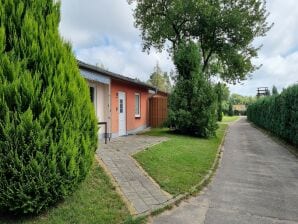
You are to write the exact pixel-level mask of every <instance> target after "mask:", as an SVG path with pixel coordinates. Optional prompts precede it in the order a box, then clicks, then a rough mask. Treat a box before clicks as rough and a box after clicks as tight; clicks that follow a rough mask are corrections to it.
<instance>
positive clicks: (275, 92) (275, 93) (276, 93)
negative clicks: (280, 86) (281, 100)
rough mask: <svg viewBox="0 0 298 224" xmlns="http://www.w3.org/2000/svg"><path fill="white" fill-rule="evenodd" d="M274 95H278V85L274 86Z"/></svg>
mask: <svg viewBox="0 0 298 224" xmlns="http://www.w3.org/2000/svg"><path fill="white" fill-rule="evenodd" d="M272 95H278V90H277V88H276V86H273V87H272Z"/></svg>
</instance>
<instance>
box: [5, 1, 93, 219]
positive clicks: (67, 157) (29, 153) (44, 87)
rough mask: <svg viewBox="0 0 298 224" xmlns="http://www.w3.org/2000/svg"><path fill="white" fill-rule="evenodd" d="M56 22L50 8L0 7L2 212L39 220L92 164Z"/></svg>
mask: <svg viewBox="0 0 298 224" xmlns="http://www.w3.org/2000/svg"><path fill="white" fill-rule="evenodd" d="M59 21H60V4H59V3H56V2H53V1H51V0H0V108H1V110H0V211H1V212H8V211H9V212H12V213H20V214H24V213H29V214H30V213H39V212H40V211H42V210H43V209H45V208H47V207H48V206H50V205H52V204H54V203H55V202H57V201H58V200H61V199H63V198H64V197H65V196H67V195H69V194H70V193H71V192H72V191H73V190H74V189H75V188H76V187H77V186H78V184H79V183H80V182H81V181H82V180H84V178H85V176H86V175H87V173H88V171H89V169H90V167H91V164H92V161H93V156H94V151H95V149H96V146H97V134H96V132H97V125H96V118H95V114H94V109H93V107H92V104H91V102H90V99H89V93H88V88H87V85H86V83H85V81H84V80H83V78H82V77H81V76H80V72H79V69H78V66H77V62H76V59H75V57H74V55H73V53H72V49H71V46H70V45H69V44H68V43H65V42H64V41H63V40H62V38H61V37H60V36H59V31H58V26H59Z"/></svg>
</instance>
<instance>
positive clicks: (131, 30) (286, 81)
mask: <svg viewBox="0 0 298 224" xmlns="http://www.w3.org/2000/svg"><path fill="white" fill-rule="evenodd" d="M267 4H268V7H267V8H268V11H269V12H270V16H269V22H274V23H275V25H274V27H273V28H272V29H271V30H270V31H269V32H268V34H267V36H266V37H263V38H258V39H257V40H256V41H255V42H254V43H255V45H260V44H263V45H264V46H263V48H262V49H261V51H260V54H259V55H260V57H259V58H258V59H255V62H256V64H263V67H262V68H261V69H260V70H258V71H256V72H255V73H254V74H252V78H251V79H249V80H247V81H245V82H243V83H242V85H236V86H231V91H232V92H236V93H239V94H243V95H255V93H256V89H257V87H259V86H268V87H269V88H271V87H272V85H276V86H277V87H278V88H279V89H280V90H281V89H282V88H283V87H286V86H288V85H290V84H292V83H295V82H297V81H298V72H297V71H298V40H297V37H298V4H297V2H296V1H295V0H287V1H280V0H270V1H268V3H267ZM133 23H134V19H133V15H132V8H131V6H129V5H128V3H127V1H126V0H108V1H107V0H88V1H80V0H62V18H61V25H60V31H61V34H62V35H63V36H64V37H65V38H66V39H67V40H70V41H71V42H72V43H73V47H74V50H75V53H76V55H77V57H78V58H79V59H81V60H83V61H85V62H87V63H90V64H96V63H103V64H104V65H105V66H106V67H108V68H109V69H110V70H111V71H114V72H117V73H120V74H124V75H127V76H130V77H134V78H135V77H138V78H139V79H141V80H147V79H148V78H149V74H150V73H151V72H152V70H153V67H154V66H155V64H156V62H157V61H158V62H159V64H160V65H161V67H162V69H163V70H165V71H168V72H169V71H170V70H171V69H173V67H174V66H173V63H172V62H171V59H170V58H169V56H168V54H167V53H166V52H163V53H157V52H155V51H152V52H151V53H150V55H148V54H146V53H143V52H142V49H141V48H142V46H141V38H140V31H139V30H137V29H136V28H135V27H134V25H133Z"/></svg>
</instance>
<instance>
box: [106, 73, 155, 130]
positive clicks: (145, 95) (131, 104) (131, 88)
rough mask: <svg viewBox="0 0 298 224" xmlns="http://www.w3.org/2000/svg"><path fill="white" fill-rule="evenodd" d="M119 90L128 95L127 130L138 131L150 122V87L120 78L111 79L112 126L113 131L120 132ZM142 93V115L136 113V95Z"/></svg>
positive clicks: (126, 105)
mask: <svg viewBox="0 0 298 224" xmlns="http://www.w3.org/2000/svg"><path fill="white" fill-rule="evenodd" d="M119 92H124V93H125V95H126V103H125V107H126V131H127V134H130V133H134V132H137V131H138V129H143V128H145V127H147V126H148V124H149V118H148V116H149V115H148V114H149V108H148V106H149V96H150V94H149V92H148V88H145V87H142V86H139V85H136V84H133V83H129V82H125V81H120V80H114V79H112V80H111V117H112V119H111V123H112V124H111V126H112V133H113V134H114V135H117V134H118V131H119V108H118V106H119V99H118V94H119ZM136 94H140V116H136V114H135V106H136V101H135V95H136Z"/></svg>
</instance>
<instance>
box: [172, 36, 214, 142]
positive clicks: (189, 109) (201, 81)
mask: <svg viewBox="0 0 298 224" xmlns="http://www.w3.org/2000/svg"><path fill="white" fill-rule="evenodd" d="M201 61H202V60H201V55H200V53H199V50H198V46H197V45H196V44H195V43H193V42H191V41H190V42H185V43H182V44H180V45H179V47H178V49H177V50H176V51H175V54H174V64H175V66H176V69H177V71H178V76H177V78H176V79H177V80H176V85H175V87H174V89H173V91H172V93H171V95H170V98H169V116H168V121H167V123H168V125H169V126H171V127H172V128H175V130H176V131H178V132H180V133H183V134H190V135H195V136H199V137H211V136H214V135H215V132H216V129H217V128H218V126H217V113H216V109H217V100H216V94H215V90H214V87H213V86H212V84H211V83H210V82H209V80H208V78H207V77H206V75H204V74H203V72H202V65H201Z"/></svg>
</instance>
